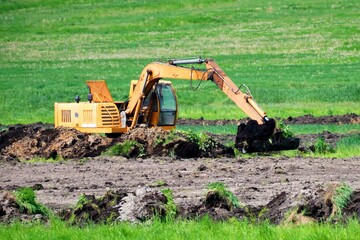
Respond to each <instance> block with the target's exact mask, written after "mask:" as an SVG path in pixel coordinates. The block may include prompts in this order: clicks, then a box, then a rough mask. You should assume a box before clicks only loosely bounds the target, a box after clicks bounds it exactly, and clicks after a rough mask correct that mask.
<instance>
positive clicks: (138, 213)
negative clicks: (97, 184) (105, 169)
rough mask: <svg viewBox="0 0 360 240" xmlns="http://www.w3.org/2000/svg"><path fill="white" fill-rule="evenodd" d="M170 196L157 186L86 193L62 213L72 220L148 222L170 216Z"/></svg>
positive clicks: (73, 222)
mask: <svg viewBox="0 0 360 240" xmlns="http://www.w3.org/2000/svg"><path fill="white" fill-rule="evenodd" d="M166 203H167V199H166V197H165V195H164V194H162V193H161V192H159V191H157V190H152V189H148V188H139V189H137V190H136V191H135V192H127V191H125V190H122V189H119V190H117V191H115V192H114V191H108V192H107V193H106V194H105V195H104V196H102V197H99V198H96V197H95V196H94V195H86V194H83V195H82V197H81V199H80V200H79V202H78V204H77V206H75V207H74V208H71V209H67V210H64V211H62V212H61V213H60V215H61V217H62V219H63V220H65V221H68V222H70V223H71V224H76V225H84V224H86V223H113V222H116V221H128V222H133V223H136V222H144V221H146V220H148V219H152V218H153V217H154V216H155V215H157V216H158V217H160V218H161V217H165V216H166Z"/></svg>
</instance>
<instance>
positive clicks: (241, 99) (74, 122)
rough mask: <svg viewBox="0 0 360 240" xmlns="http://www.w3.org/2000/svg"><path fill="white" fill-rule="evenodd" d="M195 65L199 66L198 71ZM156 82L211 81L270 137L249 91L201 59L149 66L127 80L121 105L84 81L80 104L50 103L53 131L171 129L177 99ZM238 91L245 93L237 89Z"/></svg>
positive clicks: (102, 87) (102, 86)
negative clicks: (85, 94) (85, 89)
mask: <svg viewBox="0 0 360 240" xmlns="http://www.w3.org/2000/svg"><path fill="white" fill-rule="evenodd" d="M194 65H195V66H196V65H202V69H199V68H195V67H194ZM161 79H185V80H200V81H212V82H214V83H215V84H216V85H217V86H218V87H219V88H220V89H221V90H222V91H223V92H224V93H225V94H226V95H227V96H228V97H229V98H230V99H231V100H232V101H233V102H234V103H235V104H236V105H237V106H239V107H240V109H242V111H243V112H245V113H246V114H247V115H248V116H249V117H250V118H251V119H252V120H254V121H253V122H255V124H256V125H259V126H263V127H264V126H265V125H270V126H268V127H267V128H266V132H267V133H266V134H265V135H266V136H265V138H269V137H271V135H272V134H273V133H274V130H275V121H273V120H272V119H271V120H272V121H269V119H268V118H267V116H266V113H265V112H264V111H263V110H262V109H261V108H260V107H259V106H258V104H257V103H256V102H255V100H254V99H253V97H252V95H251V93H250V91H249V90H248V88H247V87H246V86H245V85H242V86H240V87H238V86H237V85H235V83H234V82H233V81H232V80H231V79H230V78H229V77H228V76H227V75H226V74H225V72H224V71H223V70H222V69H221V68H220V67H219V65H218V64H217V63H216V62H215V61H214V60H213V59H210V58H206V59H203V58H201V57H199V58H195V59H180V60H174V59H173V60H169V61H156V62H153V63H150V64H148V65H147V66H146V67H145V68H144V69H143V71H142V72H141V75H140V78H139V80H133V81H131V84H130V93H129V98H128V99H127V100H126V101H114V100H113V98H112V96H111V94H110V91H109V89H108V87H107V85H106V82H105V81H104V80H97V81H87V86H88V88H89V94H88V101H87V102H80V98H79V97H78V96H77V97H75V102H73V103H55V127H59V126H64V127H71V128H75V129H77V130H79V131H81V132H86V133H105V134H106V135H108V136H117V135H119V134H120V133H125V132H128V131H129V130H131V129H133V128H136V127H138V126H146V127H153V126H158V127H161V128H163V129H165V130H171V129H174V128H175V127H176V121H177V117H178V105H177V97H176V94H175V90H174V88H173V86H172V84H171V82H169V81H164V80H161ZM243 88H244V89H245V90H246V92H245V93H244V92H242V91H241V89H243ZM269 123H270V124H269ZM242 130H243V129H242ZM250 131H253V130H250ZM260 131H262V132H264V130H260ZM245 132H246V131H245ZM263 135H264V134H263Z"/></svg>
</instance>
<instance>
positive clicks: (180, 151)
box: [121, 127, 235, 158]
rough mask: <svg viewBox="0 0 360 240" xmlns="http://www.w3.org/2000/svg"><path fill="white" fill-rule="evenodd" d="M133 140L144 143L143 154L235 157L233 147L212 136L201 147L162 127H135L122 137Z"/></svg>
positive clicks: (182, 135)
mask: <svg viewBox="0 0 360 240" xmlns="http://www.w3.org/2000/svg"><path fill="white" fill-rule="evenodd" d="M124 140H133V141H136V142H138V143H140V144H142V145H143V147H144V149H145V153H143V156H171V155H174V156H175V157H179V158H196V157H219V156H227V157H233V156H234V155H235V154H234V151H233V149H232V148H229V147H226V146H224V145H223V144H221V143H219V142H215V141H214V140H213V139H211V137H209V138H208V139H207V142H206V144H205V145H206V146H204V147H203V148H200V146H199V144H198V143H196V142H193V141H192V140H190V139H188V137H187V136H186V135H185V134H182V133H180V132H169V131H165V130H163V129H162V128H160V127H154V128H135V129H133V130H131V131H130V132H128V133H126V134H124V135H123V136H122V137H121V141H124Z"/></svg>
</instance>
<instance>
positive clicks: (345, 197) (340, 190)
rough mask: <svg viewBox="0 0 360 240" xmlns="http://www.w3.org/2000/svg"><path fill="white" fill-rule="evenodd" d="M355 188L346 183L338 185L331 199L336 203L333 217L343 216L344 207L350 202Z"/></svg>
mask: <svg viewBox="0 0 360 240" xmlns="http://www.w3.org/2000/svg"><path fill="white" fill-rule="evenodd" d="M352 193H353V189H352V188H351V187H350V186H349V185H348V184H346V183H342V184H340V185H339V186H338V187H336V189H335V192H334V195H333V196H332V199H331V201H332V202H333V204H334V206H335V207H334V210H333V215H334V216H333V217H337V216H341V215H342V211H343V209H344V208H345V207H346V206H347V204H348V203H349V200H350V198H351V195H352Z"/></svg>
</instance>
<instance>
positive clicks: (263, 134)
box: [235, 119, 300, 153]
mask: <svg viewBox="0 0 360 240" xmlns="http://www.w3.org/2000/svg"><path fill="white" fill-rule="evenodd" d="M299 144H300V139H299V138H294V137H288V138H286V137H284V134H283V132H282V131H281V130H279V129H276V122H275V120H274V119H269V121H266V122H265V123H263V124H260V125H259V124H258V123H257V121H255V120H250V121H248V122H247V124H245V123H242V124H240V125H239V126H238V131H237V134H236V140H235V146H236V148H237V149H239V150H240V151H241V152H243V153H251V152H269V151H281V150H292V149H297V148H298V147H299Z"/></svg>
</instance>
